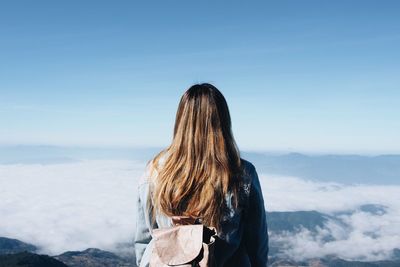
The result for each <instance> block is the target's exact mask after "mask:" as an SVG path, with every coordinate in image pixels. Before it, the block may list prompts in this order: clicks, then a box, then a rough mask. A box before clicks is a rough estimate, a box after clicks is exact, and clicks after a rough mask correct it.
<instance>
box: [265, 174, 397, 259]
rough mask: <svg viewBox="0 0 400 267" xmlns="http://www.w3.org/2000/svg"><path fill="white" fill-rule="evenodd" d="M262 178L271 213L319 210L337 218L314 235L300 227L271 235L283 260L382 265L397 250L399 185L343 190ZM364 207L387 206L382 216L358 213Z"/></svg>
mask: <svg viewBox="0 0 400 267" xmlns="http://www.w3.org/2000/svg"><path fill="white" fill-rule="evenodd" d="M260 179H261V181H262V183H261V184H262V188H263V192H264V195H265V201H266V207H267V209H269V210H270V211H297V210H317V211H319V212H323V213H325V214H328V215H330V216H334V218H337V219H339V221H338V220H336V219H329V220H328V223H326V224H325V225H324V227H323V228H317V232H316V233H315V232H312V231H310V230H309V229H305V228H303V229H301V230H300V231H299V232H297V233H287V232H286V233H282V234H277V235H273V236H272V239H273V240H274V242H276V243H277V244H281V245H282V246H283V249H282V250H281V251H282V252H283V254H284V255H285V256H288V257H290V258H292V259H295V260H304V259H307V258H314V257H323V256H326V255H337V256H339V257H341V258H344V259H348V260H368V261H370V260H384V259H389V258H391V256H392V252H393V249H395V248H399V247H400V202H399V201H398V196H399V195H400V186H382V185H361V184H360V185H341V184H337V183H323V182H311V181H306V180H302V179H299V178H295V177H278V176H269V175H260ZM368 203H374V204H379V205H383V206H386V207H387V208H386V212H385V213H379V212H377V213H374V212H368V211H365V210H362V209H359V207H360V205H364V204H368ZM346 211H347V212H346Z"/></svg>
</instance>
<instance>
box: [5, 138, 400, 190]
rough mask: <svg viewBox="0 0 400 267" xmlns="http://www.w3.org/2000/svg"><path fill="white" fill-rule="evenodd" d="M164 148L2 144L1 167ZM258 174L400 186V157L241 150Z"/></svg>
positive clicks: (137, 154)
mask: <svg viewBox="0 0 400 267" xmlns="http://www.w3.org/2000/svg"><path fill="white" fill-rule="evenodd" d="M162 149H163V147H123V148H115V147H73V146H65V147H63V146H51V145H9V146H6V145H2V146H0V164H16V163H21V164H37V163H40V164H55V163H70V162H77V161H80V160H82V159H94V160H95V159H128V160H138V161H143V162H146V161H148V160H149V159H151V158H152V157H153V156H155V155H156V154H157V153H158V152H159V151H161V150H162ZM240 152H241V157H242V158H244V159H247V160H249V161H251V162H252V163H253V164H254V165H255V166H256V168H257V171H258V172H260V173H265V174H276V175H287V176H296V177H300V178H304V179H311V180H318V181H334V182H338V183H344V184H351V183H367V184H397V185H398V184H400V179H399V177H400V155H376V156H367V155H347V154H342V155H335V154H325V155H322V154H321V155H315V154H314V155H308V154H307V155H306V154H301V153H272V152H254V151H240Z"/></svg>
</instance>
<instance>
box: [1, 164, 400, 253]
mask: <svg viewBox="0 0 400 267" xmlns="http://www.w3.org/2000/svg"><path fill="white" fill-rule="evenodd" d="M144 166H145V163H144V162H136V161H128V160H84V161H81V162H74V163H63V164H48V165H41V164H10V165H0V236H6V237H11V238H17V239H20V240H22V241H25V242H29V243H32V244H35V245H38V246H39V247H40V248H41V251H40V252H41V253H47V254H50V255H55V254H59V253H62V252H64V251H67V250H83V249H86V248H88V247H97V248H101V249H106V250H113V249H114V248H115V247H116V244H117V243H121V242H132V240H133V237H134V228H135V214H134V212H135V197H136V181H137V179H139V177H140V176H141V175H142V172H143V171H144ZM259 176H260V180H261V183H262V188H263V192H264V198H265V203H266V208H267V210H268V211H297V210H317V211H320V212H324V213H328V214H333V213H334V212H337V211H343V210H351V209H356V208H357V207H358V206H360V205H362V204H366V203H374V204H381V205H385V206H387V207H388V210H387V211H388V212H387V213H386V214H383V215H373V214H370V213H366V212H363V211H357V212H355V213H353V214H347V215H341V216H342V219H343V221H345V222H346V223H347V224H348V225H349V226H350V227H349V229H346V230H344V229H343V227H342V226H340V225H338V224H337V223H335V222H334V221H332V222H330V223H328V224H327V226H326V228H324V229H320V231H319V232H318V235H313V234H312V233H310V232H308V231H307V230H303V231H301V232H299V233H298V234H296V235H284V234H283V235H281V236H279V237H277V238H279V239H280V240H281V241H284V242H285V244H286V249H285V253H286V254H287V255H289V256H291V257H292V258H294V259H302V258H304V257H320V256H324V255H328V254H333V253H336V254H338V255H339V256H341V257H343V258H346V259H366V260H374V259H384V258H388V257H390V253H391V251H392V249H393V248H396V247H397V248H399V247H400V241H399V240H400V201H399V200H398V196H399V195H400V186H382V185H352V186H348V185H347V186H345V185H341V184H337V183H322V182H315V181H305V180H302V179H299V178H296V177H279V176H271V175H264V174H259ZM371 232H373V233H374V234H373V237H371ZM329 234H330V235H332V236H333V237H334V238H335V239H336V240H335V241H330V242H324V241H323V238H324V237H325V236H327V235H329Z"/></svg>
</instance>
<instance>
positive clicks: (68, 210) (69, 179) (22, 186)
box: [0, 160, 144, 255]
mask: <svg viewBox="0 0 400 267" xmlns="http://www.w3.org/2000/svg"><path fill="white" fill-rule="evenodd" d="M142 170H144V163H141V162H135V161H121V160H120V161H112V160H96V161H81V162H78V163H66V164H51V165H41V164H29V165H28V164H26V165H24V164H13V165H0V215H1V216H0V217H1V220H0V236H7V237H12V238H17V239H20V240H22V241H25V242H30V243H33V244H35V245H38V246H40V248H41V251H42V252H43V253H48V254H51V255H53V254H58V253H62V252H64V251H66V250H81V249H86V248H88V247H98V248H103V249H110V250H112V248H113V247H114V246H115V244H116V243H117V242H131V240H132V238H133V236H134V227H135V214H134V211H135V209H134V205H135V197H136V180H137V179H138V178H139V177H140V176H141V172H142Z"/></svg>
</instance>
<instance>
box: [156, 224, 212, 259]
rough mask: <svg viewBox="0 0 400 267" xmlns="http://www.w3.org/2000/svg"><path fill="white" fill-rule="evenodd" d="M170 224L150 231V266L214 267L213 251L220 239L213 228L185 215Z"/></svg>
mask: <svg viewBox="0 0 400 267" xmlns="http://www.w3.org/2000/svg"><path fill="white" fill-rule="evenodd" d="M172 222H173V224H174V225H173V226H172V227H166V228H156V229H153V231H152V236H153V239H154V240H153V242H154V246H153V250H152V252H151V257H150V265H149V266H150V267H168V266H177V267H178V266H179V267H184V266H195V267H216V263H215V258H214V250H215V242H216V241H217V239H218V238H219V237H218V236H217V231H216V229H215V227H207V226H205V225H203V224H201V223H200V221H199V220H198V219H197V218H194V217H188V216H173V217H172Z"/></svg>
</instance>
